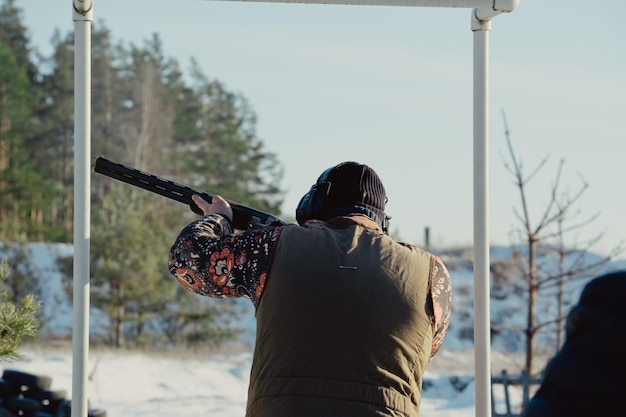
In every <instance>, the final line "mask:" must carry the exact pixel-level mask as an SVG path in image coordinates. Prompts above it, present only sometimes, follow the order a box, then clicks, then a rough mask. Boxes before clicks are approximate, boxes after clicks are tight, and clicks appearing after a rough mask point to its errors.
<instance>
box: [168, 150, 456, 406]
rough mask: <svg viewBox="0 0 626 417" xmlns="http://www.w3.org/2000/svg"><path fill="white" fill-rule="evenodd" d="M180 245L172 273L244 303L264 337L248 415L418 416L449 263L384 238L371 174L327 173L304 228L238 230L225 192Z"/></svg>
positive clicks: (444, 309)
mask: <svg viewBox="0 0 626 417" xmlns="http://www.w3.org/2000/svg"><path fill="white" fill-rule="evenodd" d="M194 202H195V203H196V204H197V205H198V206H199V207H200V208H201V209H202V211H203V213H204V217H203V218H202V219H200V220H197V221H195V222H193V223H191V224H189V225H188V226H187V227H185V228H184V229H183V230H182V231H181V233H180V235H179V236H178V238H177V239H176V242H175V243H174V245H173V247H172V249H171V251H170V258H169V270H170V272H171V273H172V274H173V275H174V276H175V277H176V278H177V279H178V281H179V282H180V283H181V284H182V285H183V286H185V287H186V288H188V289H189V290H191V291H193V292H196V293H198V294H201V295H206V296H210V297H216V298H221V297H246V298H249V299H250V300H251V301H252V303H253V304H254V306H255V308H256V321H257V330H256V342H255V349H254V354H253V362H252V369H251V374H250V386H249V391H248V402H247V410H246V416H248V417H294V416H298V417H321V416H332V417H347V416H360V417H368V416H418V415H419V406H420V399H421V388H422V375H423V373H424V370H425V368H426V366H427V364H428V363H429V361H430V360H431V358H432V357H433V355H435V353H436V352H437V350H438V349H439V348H440V346H441V344H442V342H443V339H444V335H445V333H446V330H447V328H448V323H449V318H450V304H451V297H452V294H451V292H452V290H451V282H450V276H449V274H448V271H447V269H446V267H445V265H444V264H443V263H442V261H441V260H440V259H439V258H438V257H436V256H434V255H432V254H430V253H428V252H426V251H424V250H421V249H418V248H417V247H415V246H412V245H408V244H404V243H397V242H395V241H393V240H392V239H391V238H390V237H389V236H388V235H387V234H386V233H385V232H386V230H387V221H388V219H389V217H387V215H386V214H385V204H386V202H387V196H386V193H385V188H384V187H383V184H382V182H381V180H380V178H379V177H378V175H377V174H376V172H374V170H373V169H371V168H370V167H369V166H367V165H363V164H358V163H356V162H344V163H341V164H339V165H336V166H334V167H331V168H329V169H327V170H326V171H324V172H323V173H322V175H321V176H320V177H319V179H318V180H317V182H316V184H314V185H313V186H312V187H311V189H310V190H309V191H308V192H307V193H306V194H305V195H304V196H303V197H302V199H301V200H300V203H299V205H298V207H297V209H296V220H297V222H298V224H297V225H296V224H289V225H286V226H267V227H262V228H258V229H251V230H240V231H233V228H232V226H231V219H232V209H231V208H230V206H229V204H228V202H226V201H225V200H224V199H223V198H221V197H219V196H215V197H214V198H213V201H212V203H211V204H210V203H208V202H206V201H205V200H203V199H201V198H200V197H198V196H194Z"/></svg>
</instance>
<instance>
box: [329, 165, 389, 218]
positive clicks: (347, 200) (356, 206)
mask: <svg viewBox="0 0 626 417" xmlns="http://www.w3.org/2000/svg"><path fill="white" fill-rule="evenodd" d="M324 177H325V178H324ZM324 179H325V180H326V181H327V182H329V183H330V189H329V191H328V197H327V199H326V203H325V206H326V208H327V209H328V212H327V214H328V217H329V218H330V217H334V216H339V215H346V214H355V213H361V214H366V215H369V217H371V218H373V220H375V221H376V222H378V223H379V224H380V225H381V227H382V225H383V222H384V219H385V203H386V202H387V193H386V192H385V187H384V186H383V183H382V181H381V180H380V178H379V177H378V174H376V172H375V171H374V170H373V169H372V168H370V167H369V166H367V165H365V164H359V163H357V162H343V163H341V164H338V165H336V166H335V167H333V168H331V169H330V171H327V172H324V174H322V176H320V178H319V179H318V183H319V182H320V181H324ZM360 208H365V209H366V210H361V209H360ZM369 211H371V212H373V214H374V215H375V216H371V213H370V212H369Z"/></svg>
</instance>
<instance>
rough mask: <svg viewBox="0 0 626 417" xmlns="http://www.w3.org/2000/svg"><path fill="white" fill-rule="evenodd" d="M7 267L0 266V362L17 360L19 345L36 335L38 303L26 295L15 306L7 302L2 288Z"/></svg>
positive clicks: (3, 264) (19, 355)
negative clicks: (25, 339)
mask: <svg viewBox="0 0 626 417" xmlns="http://www.w3.org/2000/svg"><path fill="white" fill-rule="evenodd" d="M6 271H7V265H6V263H5V262H3V263H2V264H1V265H0V362H8V361H12V360H16V359H19V358H20V357H21V354H20V353H19V351H18V350H19V348H20V344H21V343H22V341H23V340H24V338H26V337H28V336H34V335H36V334H37V324H36V323H37V320H36V313H37V311H38V310H39V307H40V303H39V302H38V301H36V300H35V297H34V296H32V295H27V296H25V297H24V299H23V300H22V301H21V302H19V303H18V304H17V305H16V304H13V303H12V302H10V301H8V295H7V292H6V291H5V290H4V289H3V288H2V284H3V283H4V280H5V278H6Z"/></svg>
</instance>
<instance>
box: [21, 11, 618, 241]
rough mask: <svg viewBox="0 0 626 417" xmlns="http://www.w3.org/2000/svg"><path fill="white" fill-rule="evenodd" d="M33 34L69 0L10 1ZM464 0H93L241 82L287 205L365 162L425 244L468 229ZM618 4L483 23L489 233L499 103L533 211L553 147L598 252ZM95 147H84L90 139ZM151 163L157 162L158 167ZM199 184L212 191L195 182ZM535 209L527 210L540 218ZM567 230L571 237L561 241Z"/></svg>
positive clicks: (508, 207)
mask: <svg viewBox="0 0 626 417" xmlns="http://www.w3.org/2000/svg"><path fill="white" fill-rule="evenodd" d="M18 5H19V7H21V8H23V9H24V11H25V18H26V22H27V25H28V27H29V29H30V31H31V40H32V42H33V45H34V46H36V47H37V48H39V49H41V50H43V51H46V48H47V47H49V40H50V38H51V36H52V34H53V30H54V28H59V29H61V30H62V32H63V33H65V32H69V31H71V30H73V28H74V23H73V21H72V1H71V0H63V1H61V0H21V1H18ZM470 14H471V11H470V10H469V9H452V8H399V7H376V6H333V5H305V4H275V3H243V2H221V1H203V0H94V19H95V20H96V21H98V20H103V21H104V22H105V23H106V25H107V26H108V27H109V28H110V29H111V31H112V34H113V36H114V37H115V39H116V40H118V41H123V42H126V43H135V44H141V43H142V42H143V40H145V39H147V38H149V37H150V36H151V35H152V33H154V32H158V33H159V34H160V36H161V38H162V40H163V43H164V52H165V54H166V55H168V56H173V57H175V58H177V60H178V61H179V62H180V64H181V66H182V67H183V68H185V69H186V68H187V67H188V62H189V59H190V57H195V58H196V59H197V60H198V61H199V63H200V65H201V66H202V68H203V69H204V72H205V73H206V74H207V75H208V76H209V77H211V78H216V79H218V80H220V81H222V82H223V83H224V84H225V85H226V86H227V88H229V89H230V90H231V91H235V92H240V93H242V94H243V95H244V96H245V97H246V98H247V100H248V101H249V104H250V105H251V107H252V109H253V110H254V111H255V113H256V114H257V116H258V129H257V131H258V134H259V136H260V137H261V138H262V139H263V141H264V143H265V144H266V146H267V148H268V149H269V150H271V151H273V152H276V153H277V154H278V156H279V159H280V161H281V162H282V164H283V165H284V167H285V178H284V180H283V183H282V187H283V188H284V189H286V190H287V192H288V193H287V195H286V201H285V207H284V210H285V211H287V212H290V213H293V210H294V209H295V206H296V204H297V203H298V201H299V199H300V197H301V196H302V194H304V193H305V192H306V191H307V190H308V188H309V187H310V185H311V184H312V183H313V182H314V180H315V179H316V178H317V176H318V175H319V173H320V172H321V171H323V170H324V169H326V168H327V167H329V166H332V165H334V164H336V163H338V162H341V161H344V160H356V161H359V162H363V163H367V164H369V165H370V166H372V167H373V168H374V169H375V170H376V171H378V173H379V174H380V176H381V178H382V179H383V181H384V182H385V184H386V186H387V192H388V194H389V204H388V210H387V211H388V214H390V215H391V216H392V223H391V224H392V229H393V230H394V231H395V232H396V233H398V234H399V236H400V237H401V238H402V239H403V240H405V241H409V242H412V243H417V244H422V243H423V230H424V228H425V227H426V226H429V227H430V228H431V242H432V244H433V245H434V246H439V247H443V246H451V245H465V244H471V242H472V237H473V197H472V195H473V189H472V176H473V168H472V163H473V158H472V152H473V133H472V99H473V97H472V71H473V64H472V59H473V58H472V57H473V51H472V45H473V36H474V35H473V33H472V32H471V29H470ZM624 16H626V3H624V2H623V1H618V0H609V1H604V2H600V4H598V3H597V2H582V1H578V0H576V1H571V0H570V1H568V0H520V5H519V7H518V8H517V10H515V11H514V12H513V13H510V14H504V15H500V16H497V17H495V18H494V19H493V21H492V30H491V32H490V35H489V39H490V54H489V60H490V74H491V79H490V104H491V110H490V118H491V122H490V142H489V149H490V179H491V180H490V220H489V224H490V236H491V242H492V243H493V244H509V243H511V242H512V237H511V233H510V232H511V231H512V230H513V228H514V227H517V226H519V222H518V221H517V220H516V218H515V216H514V214H513V207H519V196H518V193H517V189H516V188H515V187H514V185H513V182H512V180H513V178H512V177H511V176H510V175H509V174H508V173H507V171H506V170H505V169H504V166H503V162H502V157H501V155H502V154H503V153H505V152H506V145H505V140H504V125H503V122H502V118H501V113H500V112H501V110H503V109H504V111H506V114H507V119H508V123H509V127H510V130H511V134H512V139H513V142H514V145H515V147H516V149H517V151H518V154H519V155H520V156H521V157H522V158H523V159H524V163H525V167H526V171H527V172H528V173H530V172H531V170H532V169H533V168H534V167H535V166H536V164H537V163H539V161H540V160H541V159H542V158H543V157H545V156H548V155H550V160H549V163H548V165H547V166H546V167H545V168H544V169H543V170H542V171H541V172H540V175H539V176H538V177H536V178H535V180H534V181H533V182H531V183H530V185H529V192H530V204H531V206H532V207H534V208H535V209H536V210H537V211H540V210H541V209H542V208H543V207H544V205H545V204H546V203H547V201H548V199H549V194H548V191H549V184H550V183H551V182H552V181H553V180H554V178H555V173H556V169H557V164H558V161H559V159H561V158H565V160H566V165H565V170H564V175H563V178H562V183H563V188H562V190H563V191H565V190H566V189H569V190H570V191H572V192H573V191H575V190H577V189H578V188H579V186H580V184H581V179H580V176H582V177H584V179H585V180H586V181H587V182H588V183H589V189H588V190H587V191H586V192H585V194H584V196H583V198H582V200H581V202H580V203H579V204H578V206H577V207H578V208H579V209H580V211H581V214H580V217H579V219H580V220H583V219H585V218H588V217H590V216H592V215H594V214H596V213H600V217H599V218H598V220H596V221H595V222H594V223H592V225H591V226H588V227H586V228H584V229H581V230H580V231H579V232H578V236H577V238H578V239H579V240H584V239H587V238H589V237H590V236H592V235H595V234H597V233H601V232H603V233H604V238H603V239H602V241H601V242H600V244H598V245H597V246H596V249H597V250H598V251H606V250H608V249H610V248H612V247H614V246H615V245H617V244H618V242H620V241H621V240H623V239H624V235H625V233H624V229H625V225H626V220H625V219H624V213H626V197H625V196H624V193H623V192H622V191H621V190H622V188H623V185H622V183H623V182H624V180H626V163H625V162H624V159H625V158H626V115H625V110H626V105H625V98H626V24H625V23H624ZM94 151H97V150H94ZM157 174H158V173H157ZM207 191H210V190H207ZM537 217H538V213H537V214H535V215H534V217H533V218H534V221H535V222H536V221H538V218H537ZM573 240H574V236H573V235H572V236H571V237H570V243H571V242H573Z"/></svg>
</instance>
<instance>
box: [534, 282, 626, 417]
mask: <svg viewBox="0 0 626 417" xmlns="http://www.w3.org/2000/svg"><path fill="white" fill-rule="evenodd" d="M625 379H626V271H619V272H612V273H610V274H606V275H602V276H599V277H597V278H595V279H593V280H591V281H590V282H589V283H588V284H587V285H586V286H585V288H584V289H583V292H582V293H581V295H580V299H579V301H578V303H577V304H576V305H575V306H574V307H573V308H572V310H571V311H570V312H569V313H568V315H567V322H566V336H565V343H564V344H563V346H562V347H561V349H560V350H559V352H558V353H557V354H556V355H555V356H554V357H553V358H552V359H551V360H550V362H549V363H548V365H547V367H546V369H545V373H544V378H543V381H542V383H541V385H540V387H539V390H537V392H536V393H535V395H534V396H533V398H532V399H531V400H530V402H529V404H528V406H527V407H526V410H525V412H524V417H589V416H617V415H624V410H625V409H626V406H625V405H624V388H625V387H626V383H625V382H624V381H625ZM620 410H621V411H620Z"/></svg>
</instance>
